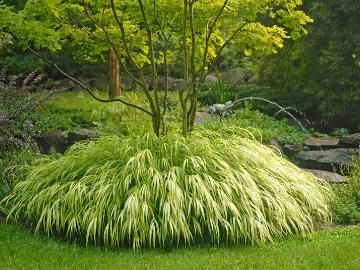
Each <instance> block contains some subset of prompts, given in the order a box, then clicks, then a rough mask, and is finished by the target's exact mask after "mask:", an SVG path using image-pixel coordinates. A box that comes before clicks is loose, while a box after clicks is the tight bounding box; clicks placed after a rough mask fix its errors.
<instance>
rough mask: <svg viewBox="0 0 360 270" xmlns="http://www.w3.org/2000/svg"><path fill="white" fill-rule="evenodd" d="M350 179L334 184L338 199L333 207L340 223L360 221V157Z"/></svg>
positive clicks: (355, 161) (351, 169)
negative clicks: (347, 181) (339, 184)
mask: <svg viewBox="0 0 360 270" xmlns="http://www.w3.org/2000/svg"><path fill="white" fill-rule="evenodd" d="M349 180H350V183H349V184H345V185H341V186H334V190H335V194H336V200H335V201H334V203H333V206H332V208H333V212H334V216H335V221H336V222H338V223H345V224H349V223H360V159H356V160H354V162H353V164H352V167H351V168H350V175H349Z"/></svg>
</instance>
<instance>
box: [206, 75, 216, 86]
mask: <svg viewBox="0 0 360 270" xmlns="http://www.w3.org/2000/svg"><path fill="white" fill-rule="evenodd" d="M217 81H218V79H217V78H216V77H215V76H213V75H207V76H206V77H205V84H206V85H209V86H214V85H216V83H217Z"/></svg>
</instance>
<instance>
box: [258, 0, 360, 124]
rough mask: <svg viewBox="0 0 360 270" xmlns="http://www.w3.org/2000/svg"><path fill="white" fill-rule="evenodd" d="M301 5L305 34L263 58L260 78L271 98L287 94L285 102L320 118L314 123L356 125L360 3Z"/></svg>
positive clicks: (359, 92) (359, 110)
mask: <svg viewBox="0 0 360 270" xmlns="http://www.w3.org/2000/svg"><path fill="white" fill-rule="evenodd" d="M306 9H307V10H308V11H309V13H310V15H311V17H312V18H314V24H312V25H311V26H310V28H309V35H308V36H306V37H304V38H303V39H301V41H300V42H291V41H289V42H287V43H286V46H285V48H284V50H282V51H281V52H280V53H279V55H278V56H277V57H267V58H265V59H264V61H263V64H262V65H261V69H260V79H261V81H262V83H264V84H267V85H270V86H272V87H273V88H274V90H273V94H272V96H273V98H274V99H276V100H282V99H283V98H282V97H284V96H289V95H290V96H291V97H292V98H291V99H288V101H287V105H291V106H294V105H295V106H296V107H298V108H300V109H302V110H304V111H305V112H306V114H307V115H308V116H309V117H310V118H311V119H312V120H314V121H316V122H320V123H322V124H321V126H319V127H320V128H322V129H325V130H329V129H332V128H336V127H338V128H339V127H347V128H349V129H352V130H357V129H358V128H359V127H358V125H359V121H360V118H359V115H360V84H359V82H360V64H359V63H360V58H359V55H360V47H359V42H360V33H359V31H358V25H359V24H360V3H359V2H356V1H348V0H339V1H330V2H329V1H323V0H313V1H307V2H306ZM279 71H281V72H279ZM289 102H292V104H289Z"/></svg>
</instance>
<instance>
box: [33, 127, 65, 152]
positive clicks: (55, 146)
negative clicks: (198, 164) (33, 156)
mask: <svg viewBox="0 0 360 270" xmlns="http://www.w3.org/2000/svg"><path fill="white" fill-rule="evenodd" d="M35 141H36V142H37V144H38V146H39V150H40V152H41V153H43V154H53V153H64V152H65V150H66V149H67V146H68V145H67V138H66V134H65V133H64V132H62V131H60V130H53V131H48V132H42V133H40V134H39V135H37V136H35Z"/></svg>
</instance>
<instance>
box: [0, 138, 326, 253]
mask: <svg viewBox="0 0 360 270" xmlns="http://www.w3.org/2000/svg"><path fill="white" fill-rule="evenodd" d="M205 135H206V136H203V135H201V132H196V134H193V135H192V136H191V137H188V138H183V137H181V136H175V135H168V136H166V137H162V138H157V137H156V136H155V135H150V134H146V135H144V136H142V137H129V138H121V137H101V138H100V139H98V140H97V141H93V142H89V143H87V144H76V145H74V146H73V147H72V148H70V150H68V151H67V152H66V153H65V155H64V156H63V157H61V158H59V159H57V160H51V159H49V158H43V159H40V160H38V161H37V162H36V163H34V164H33V165H31V166H29V167H28V168H27V176H26V177H25V179H23V181H21V182H20V183H19V184H17V185H16V186H15V188H14V190H13V192H12V194H11V195H10V196H8V197H7V198H6V199H5V200H4V201H3V203H4V205H6V206H7V207H8V208H9V209H10V211H9V216H11V217H14V218H16V219H18V220H26V221H29V222H30V223H32V224H36V231H44V232H45V233H47V234H49V235H50V234H60V235H62V236H63V237H65V238H66V239H73V238H76V239H83V240H84V241H86V243H87V244H89V243H91V244H95V245H102V244H103V245H105V246H111V247H116V246H129V245H130V246H132V247H133V248H135V249H137V248H141V247H162V246H167V245H182V244H192V243H200V242H212V243H238V242H250V243H262V242H265V241H267V240H271V239H272V238H273V237H275V236H285V235H287V234H291V233H303V232H308V231H311V230H312V229H313V227H314V220H317V221H325V220H327V219H328V218H329V211H328V206H327V200H328V197H329V195H330V189H329V188H328V187H327V186H326V184H324V183H322V182H318V180H317V179H315V178H314V177H313V176H312V175H311V174H309V173H306V172H304V171H302V170H301V169H299V168H298V167H296V166H295V165H293V164H291V163H289V162H288V161H286V160H285V159H283V158H281V157H280V156H278V155H277V154H276V153H275V152H273V151H272V150H271V149H270V148H268V147H266V146H264V145H261V144H260V143H258V142H257V141H255V140H251V139H248V138H240V137H236V136H229V137H228V138H227V139H226V140H225V139H222V138H220V137H219V136H217V135H216V133H214V132H213V133H210V132H208V133H206V134H205Z"/></svg>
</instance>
